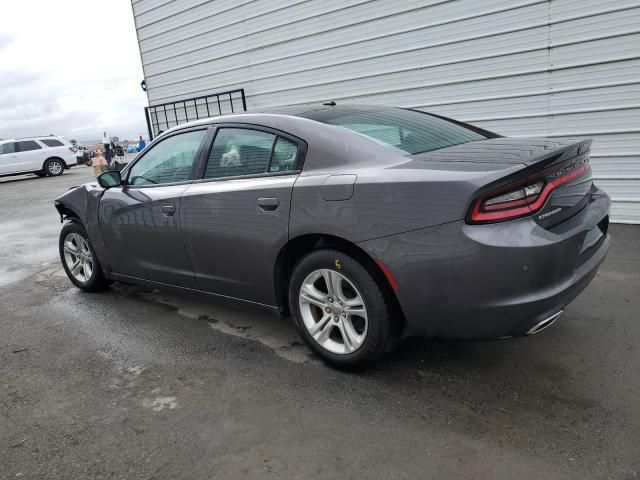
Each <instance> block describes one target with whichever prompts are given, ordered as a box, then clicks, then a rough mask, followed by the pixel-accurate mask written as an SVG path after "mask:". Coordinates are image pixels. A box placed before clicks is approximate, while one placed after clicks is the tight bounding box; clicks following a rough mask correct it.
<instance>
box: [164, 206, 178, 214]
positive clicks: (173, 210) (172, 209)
mask: <svg viewBox="0 0 640 480" xmlns="http://www.w3.org/2000/svg"><path fill="white" fill-rule="evenodd" d="M162 213H164V214H165V215H166V216H167V217H172V216H173V214H174V213H176V207H175V206H174V205H163V206H162Z"/></svg>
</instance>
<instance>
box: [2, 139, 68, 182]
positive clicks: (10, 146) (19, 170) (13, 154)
mask: <svg viewBox="0 0 640 480" xmlns="http://www.w3.org/2000/svg"><path fill="white" fill-rule="evenodd" d="M75 152H76V148H75V147H74V146H73V145H71V143H69V142H67V141H66V140H65V139H64V138H60V137H53V136H51V137H29V138H18V139H14V140H0V177H2V176H5V175H20V174H23V173H35V174H36V175H39V176H41V177H44V176H47V175H49V176H51V177H53V176H57V175H62V173H63V172H64V170H65V169H67V168H69V167H72V166H73V165H76V164H77V159H76V153H75Z"/></svg>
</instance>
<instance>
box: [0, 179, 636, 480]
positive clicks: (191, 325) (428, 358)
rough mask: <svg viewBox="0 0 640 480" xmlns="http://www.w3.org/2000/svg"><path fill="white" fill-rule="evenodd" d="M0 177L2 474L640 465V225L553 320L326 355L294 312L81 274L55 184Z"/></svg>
mask: <svg viewBox="0 0 640 480" xmlns="http://www.w3.org/2000/svg"><path fill="white" fill-rule="evenodd" d="M91 173H92V169H91V168H87V167H76V168H73V169H71V170H69V171H67V172H66V173H65V174H64V175H62V176H61V177H57V178H37V177H35V176H21V177H11V178H5V179H0V206H1V207H2V216H0V245H1V248H0V478H16V477H18V478H20V477H22V478H47V479H53V478H83V479H86V478H132V479H133V478H135V479H146V478H148V479H165V478H188V479H200V478H221V479H235V478H261V479H265V478H286V479H297V478H300V479H325V478H327V479H328V478H340V479H350V478H366V479H376V478H383V479H418V478H420V479H430V478H433V479H446V478H451V479H474V480H480V479H510V480H511V479H518V480H525V479H537V480H539V479H565V478H567V479H569V478H571V479H573V478H575V479H585V478H594V479H609V478H615V479H625V480H630V479H638V478H640V473H639V472H640V346H639V345H640V248H638V247H640V226H636V227H633V226H621V225H613V226H612V227H611V234H612V248H611V251H610V252H609V255H608V257H607V260H606V262H605V264H604V265H603V267H602V268H601V270H600V272H599V274H598V276H597V277H596V279H595V280H594V281H593V283H592V284H591V285H590V286H589V288H588V289H587V290H586V291H585V292H584V293H583V294H582V295H581V296H580V297H579V298H578V299H576V300H575V301H574V303H573V304H571V305H570V306H569V308H567V310H566V312H565V314H564V315H563V316H562V317H561V319H560V320H559V321H558V322H557V323H556V324H555V325H554V326H552V327H550V328H549V329H547V330H545V331H544V332H542V333H540V334H539V335H536V336H533V337H529V338H523V339H511V340H503V341H490V342H453V341H437V340H408V341H405V342H403V343H402V344H401V345H400V347H399V349H398V351H397V352H396V353H395V354H394V355H393V356H391V357H390V358H388V359H387V360H386V361H385V362H384V363H382V364H380V365H379V366H378V367H376V368H375V369H373V370H369V371H366V372H362V373H358V374H350V373H344V372H341V371H337V370H334V369H331V368H328V367H326V366H324V365H323V364H321V363H320V362H319V361H318V359H317V358H316V357H314V356H313V355H312V354H311V353H310V352H309V351H308V350H307V349H306V348H305V347H304V346H303V345H302V344H301V343H300V340H299V339H298V337H297V335H296V333H295V331H294V328H293V326H292V325H291V324H290V323H289V322H288V321H286V320H281V319H279V318H277V317H274V316H270V315H268V314H266V313H265V312H262V311H259V310H252V309H250V308H243V307H239V306H235V305H230V304H225V303H224V302H222V301H219V300H211V299H203V298H199V297H193V296H178V295H176V294H173V293H166V292H160V291H154V290H150V289H146V288H141V287H133V286H126V285H121V284H115V285H114V286H113V287H112V288H111V289H110V290H108V291H106V292H104V293H100V294H87V293H83V292H81V291H79V290H78V289H76V288H75V287H73V286H72V285H71V283H70V282H69V281H68V280H67V278H66V276H65V275H64V272H63V271H62V268H61V265H60V260H59V257H58V247H57V245H58V232H59V230H60V222H59V217H58V216H57V212H56V211H55V209H54V208H53V199H54V198H55V197H56V196H57V195H58V194H60V193H61V192H63V191H65V190H66V189H67V188H68V187H70V186H72V185H77V184H80V183H84V182H86V181H90V180H91V179H92V177H91Z"/></svg>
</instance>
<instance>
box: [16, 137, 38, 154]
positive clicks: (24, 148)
mask: <svg viewBox="0 0 640 480" xmlns="http://www.w3.org/2000/svg"><path fill="white" fill-rule="evenodd" d="M16 147H17V148H16V150H17V151H19V152H28V151H30V150H40V149H41V148H42V147H40V145H38V144H37V143H36V142H34V141H33V140H20V141H19V142H16Z"/></svg>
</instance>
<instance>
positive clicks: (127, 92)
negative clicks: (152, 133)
mask: <svg viewBox="0 0 640 480" xmlns="http://www.w3.org/2000/svg"><path fill="white" fill-rule="evenodd" d="M10 3H11V4H10V5H7V6H6V7H7V8H4V7H5V6H4V5H3V8H2V21H1V22H0V138H15V137H24V136H29V135H43V134H49V133H55V134H57V135H63V136H66V137H68V138H71V137H74V138H76V139H80V140H93V139H98V138H100V137H101V136H102V132H103V131H105V130H106V131H109V132H110V133H111V135H114V136H119V137H120V138H133V137H136V136H137V135H139V134H141V133H145V131H146V122H145V118H144V106H145V105H146V101H147V100H146V95H145V94H144V93H143V92H142V91H141V89H140V86H139V83H140V80H141V79H142V69H141V66H140V57H139V53H138V45H137V41H136V35H135V28H134V24H133V18H132V15H131V5H130V3H129V2H127V1H122V2H107V3H109V6H108V8H106V7H105V2H104V0H67V1H65V2H62V3H61V4H59V3H58V2H42V3H41V4H40V5H39V7H38V8H39V10H40V11H39V15H38V16H35V17H33V18H30V20H29V28H24V18H27V17H29V16H30V13H31V9H32V8H33V7H32V6H30V5H29V3H30V2H10ZM69 18H73V19H74V21H73V24H74V25H75V27H70V28H64V29H60V28H59V26H60V25H61V24H68V21H69ZM97 18H100V21H101V23H103V24H105V25H109V28H108V32H107V31H105V30H104V29H102V28H100V27H98V26H96V28H95V29H93V30H92V29H91V26H92V25H94V24H95V20H96V19H97ZM69 25H71V24H69ZM83 28H89V30H85V31H83Z"/></svg>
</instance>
